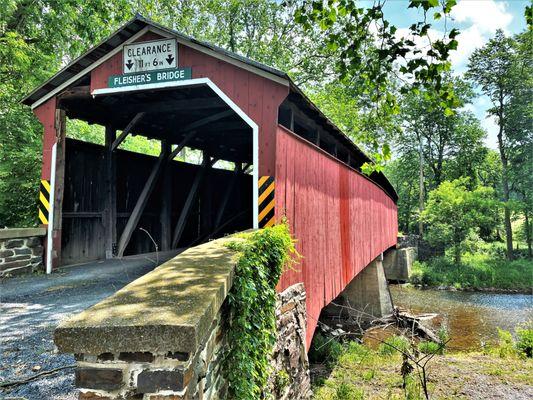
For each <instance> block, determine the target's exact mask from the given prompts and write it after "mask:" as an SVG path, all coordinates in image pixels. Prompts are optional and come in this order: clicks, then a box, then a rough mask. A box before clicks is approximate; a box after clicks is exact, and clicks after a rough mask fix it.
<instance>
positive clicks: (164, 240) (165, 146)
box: [159, 140, 172, 251]
mask: <svg viewBox="0 0 533 400" xmlns="http://www.w3.org/2000/svg"><path fill="white" fill-rule="evenodd" d="M170 152H171V145H170V143H168V142H167V141H166V140H163V141H161V154H162V155H163V157H165V159H166V160H167V161H166V162H165V166H164V167H163V168H164V170H163V185H162V190H161V214H160V216H159V221H160V223H161V250H162V251H167V250H170V244H171V243H170V242H171V236H172V227H171V223H172V160H169V159H168V157H169V155H170Z"/></svg>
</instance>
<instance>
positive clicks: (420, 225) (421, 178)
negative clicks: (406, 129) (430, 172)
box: [418, 135, 424, 237]
mask: <svg viewBox="0 0 533 400" xmlns="http://www.w3.org/2000/svg"><path fill="white" fill-rule="evenodd" d="M418 140H419V143H418V152H419V162H420V166H419V176H418V189H419V194H418V209H419V211H420V216H422V211H424V154H423V152H422V135H420V136H419V139H418ZM418 234H419V235H420V237H422V236H423V235H424V223H423V222H422V218H420V219H419V221H418Z"/></svg>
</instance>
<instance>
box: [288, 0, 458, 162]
mask: <svg viewBox="0 0 533 400" xmlns="http://www.w3.org/2000/svg"><path fill="white" fill-rule="evenodd" d="M384 3H385V1H381V0H378V1H376V2H374V3H373V5H372V6H370V7H361V6H360V3H359V2H358V1H356V0H327V1H323V0H308V1H303V3H302V6H301V7H300V8H298V9H297V11H296V13H295V19H296V21H297V22H299V23H300V24H301V25H302V26H303V27H304V28H305V29H306V32H309V33H313V32H316V31H321V32H322V36H323V37H324V38H325V44H326V46H327V48H329V49H332V50H333V51H335V52H336V54H338V57H337V59H336V63H335V65H336V72H337V74H338V78H339V80H340V81H341V82H343V84H344V85H345V86H346V87H347V88H355V90H356V91H357V94H358V95H359V96H360V97H361V99H362V100H367V104H366V105H365V106H364V107H361V108H360V110H361V111H363V113H364V114H366V115H367V120H368V122H369V123H368V124H366V125H365V127H367V129H368V132H367V133H366V134H365V137H366V138H367V139H368V141H367V146H368V147H370V148H371V150H372V156H373V157H374V158H375V159H376V161H377V163H376V164H374V165H368V164H365V165H363V171H364V172H371V171H372V170H374V169H376V168H378V169H379V168H381V167H382V165H383V163H384V162H386V161H387V160H388V159H389V157H390V147H389V145H388V144H387V143H385V145H382V143H381V142H382V137H383V133H384V132H383V124H381V122H382V121H387V120H388V119H389V116H390V115H393V114H397V113H398V111H399V106H398V103H397V98H396V93H395V90H391V89H393V88H395V84H396V83H398V82H401V83H402V84H401V87H400V88H399V92H402V93H407V92H410V91H416V90H419V89H420V88H425V89H426V90H428V91H430V92H431V93H433V94H435V96H436V98H438V101H439V102H440V103H441V104H442V105H443V107H444V110H445V112H446V113H447V114H449V115H450V114H452V113H453V108H455V107H457V105H458V103H457V99H456V98H455V96H454V93H453V90H452V88H451V86H450V85H449V84H448V83H446V82H445V81H444V79H443V77H444V73H445V72H446V71H448V70H449V69H450V62H449V61H448V58H449V55H450V51H452V50H454V49H456V48H457V44H458V43H457V40H455V37H456V36H457V35H458V34H459V31H458V30H457V29H452V30H451V31H450V32H445V34H444V36H443V37H442V38H441V39H436V40H432V38H430V36H429V32H430V28H431V24H430V23H428V21H427V15H428V13H429V12H431V11H435V13H434V14H433V18H434V19H440V18H442V17H444V18H446V16H447V15H448V13H449V12H450V11H451V9H452V7H453V6H454V5H455V4H456V0H445V1H443V2H440V3H439V1H438V0H411V1H409V3H408V8H416V9H419V10H421V11H422V12H423V17H422V18H421V20H420V21H417V22H415V23H413V24H412V25H411V26H410V27H409V34H408V35H405V36H403V37H398V35H397V31H398V29H397V28H396V27H395V26H394V25H392V24H391V23H390V22H389V21H388V20H386V19H385V17H384V12H383V6H384ZM420 42H423V43H425V44H427V46H420ZM421 47H422V48H423V50H422V49H421ZM361 94H362V96H361Z"/></svg>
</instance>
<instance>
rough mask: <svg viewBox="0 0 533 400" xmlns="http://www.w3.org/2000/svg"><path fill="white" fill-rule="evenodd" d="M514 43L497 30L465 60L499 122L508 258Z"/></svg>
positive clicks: (510, 242) (515, 78) (510, 248)
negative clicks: (509, 129) (492, 36)
mask: <svg viewBox="0 0 533 400" xmlns="http://www.w3.org/2000/svg"><path fill="white" fill-rule="evenodd" d="M516 63H517V57H516V44H515V42H514V40H513V39H512V38H508V37H506V36H505V35H504V33H503V31H501V30H498V31H497V32H496V35H495V37H494V38H492V39H491V40H489V42H488V43H487V44H486V45H485V46H483V47H482V48H480V49H477V50H476V51H474V53H473V54H472V55H471V56H470V59H469V63H468V72H467V76H468V77H469V78H470V79H471V80H472V81H474V82H475V83H477V84H478V85H479V87H480V88H481V91H482V93H483V94H485V95H486V96H488V97H489V99H490V100H491V102H492V105H493V107H492V108H490V109H489V110H487V112H488V114H489V115H491V116H494V117H496V121H497V123H498V136H497V137H498V150H499V153H500V161H501V164H502V195H503V196H502V197H503V202H504V224H505V236H506V243H507V258H508V259H509V260H511V259H513V231H512V227H511V209H510V205H509V200H510V193H511V190H510V184H509V175H510V171H509V169H510V167H509V159H510V157H511V154H510V143H509V136H508V130H507V129H506V126H507V116H508V114H509V111H510V110H509V108H510V99H511V98H512V96H513V93H514V92H515V91H516V89H517V85H519V82H520V77H519V76H517V75H516V71H517V68H516Z"/></svg>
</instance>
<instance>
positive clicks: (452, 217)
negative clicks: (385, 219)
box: [421, 178, 496, 264]
mask: <svg viewBox="0 0 533 400" xmlns="http://www.w3.org/2000/svg"><path fill="white" fill-rule="evenodd" d="M467 184H468V180H467V179H464V178H463V179H456V180H454V181H451V182H449V181H445V182H442V183H441V184H440V185H439V186H438V187H437V188H436V189H435V190H433V191H431V192H430V193H429V199H428V202H427V205H426V209H425V210H424V211H423V212H422V215H421V218H422V220H423V221H424V222H425V223H427V224H428V226H429V228H428V231H427V236H426V239H427V240H428V241H429V242H430V243H432V244H435V245H444V246H452V247H453V249H454V252H455V262H456V263H458V264H459V263H460V262H461V253H462V248H461V246H462V245H463V243H464V241H465V240H466V238H467V236H468V234H469V233H470V232H471V231H472V230H473V229H475V228H480V227H483V226H491V225H492V224H493V223H494V220H495V208H496V204H495V202H494V200H493V190H492V189H491V188H487V187H483V186H479V187H477V188H475V189H474V190H468V188H467Z"/></svg>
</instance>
